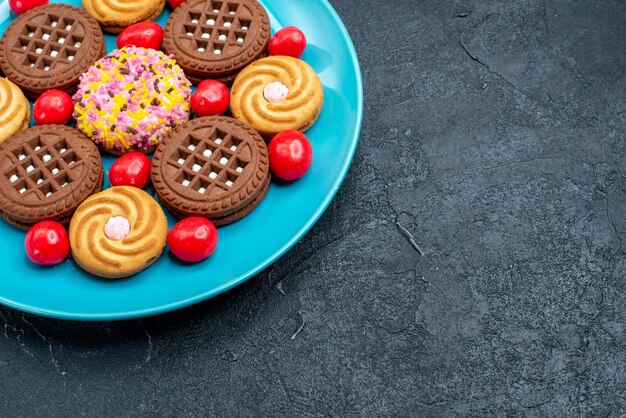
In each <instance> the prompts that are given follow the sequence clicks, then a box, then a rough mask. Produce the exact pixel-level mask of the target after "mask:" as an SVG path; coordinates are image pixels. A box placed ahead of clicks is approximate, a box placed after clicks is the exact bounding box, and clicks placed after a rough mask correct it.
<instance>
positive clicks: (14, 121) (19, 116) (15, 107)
mask: <svg viewBox="0 0 626 418" xmlns="http://www.w3.org/2000/svg"><path fill="white" fill-rule="evenodd" d="M29 123H30V104H29V103H28V100H26V97H24V93H22V91H21V90H20V89H19V87H17V86H16V85H15V84H13V83H11V81H9V80H8V79H6V78H0V143H2V142H4V141H5V140H6V139H7V138H9V137H10V136H11V135H13V134H15V133H17V132H19V131H23V130H24V129H27V128H28V124H29Z"/></svg>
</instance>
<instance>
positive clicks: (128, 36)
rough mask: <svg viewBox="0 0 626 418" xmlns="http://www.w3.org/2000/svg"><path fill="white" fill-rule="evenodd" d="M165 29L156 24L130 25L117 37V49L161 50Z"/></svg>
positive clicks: (141, 23) (140, 23)
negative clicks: (130, 47)
mask: <svg viewBox="0 0 626 418" xmlns="http://www.w3.org/2000/svg"><path fill="white" fill-rule="evenodd" d="M162 44H163V28H162V27H161V25H159V24H158V23H156V22H139V23H135V24H134V25H130V26H129V27H127V28H126V29H124V30H123V31H122V33H120V34H119V35H118V37H117V47H118V48H123V47H125V46H131V45H132V46H138V47H141V48H152V49H161V45H162Z"/></svg>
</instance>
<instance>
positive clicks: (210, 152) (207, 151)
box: [202, 149, 213, 158]
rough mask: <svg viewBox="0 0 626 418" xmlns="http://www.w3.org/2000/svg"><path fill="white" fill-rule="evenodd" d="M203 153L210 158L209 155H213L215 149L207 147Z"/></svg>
mask: <svg viewBox="0 0 626 418" xmlns="http://www.w3.org/2000/svg"><path fill="white" fill-rule="evenodd" d="M202 155H204V156H205V157H207V158H209V157H211V155H213V151H211V150H210V149H205V150H204V152H203V153H202Z"/></svg>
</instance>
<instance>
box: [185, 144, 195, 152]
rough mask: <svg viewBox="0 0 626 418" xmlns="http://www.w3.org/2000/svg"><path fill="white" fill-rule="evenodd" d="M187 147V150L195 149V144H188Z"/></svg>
mask: <svg viewBox="0 0 626 418" xmlns="http://www.w3.org/2000/svg"><path fill="white" fill-rule="evenodd" d="M187 148H188V149H189V150H191V151H195V150H196V146H195V145H194V144H189V146H188V147H187Z"/></svg>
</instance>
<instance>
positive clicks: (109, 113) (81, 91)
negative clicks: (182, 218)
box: [74, 46, 191, 155]
mask: <svg viewBox="0 0 626 418" xmlns="http://www.w3.org/2000/svg"><path fill="white" fill-rule="evenodd" d="M190 98H191V83H189V81H188V80H187V78H186V77H185V74H184V73H183V71H182V70H181V69H180V67H179V66H178V65H176V61H174V60H173V59H172V58H171V57H168V56H166V55H165V54H163V53H162V52H161V51H155V50H154V49H145V48H138V47H134V46H129V47H125V48H122V49H118V50H115V51H113V52H111V53H110V54H109V55H107V56H106V57H104V58H102V59H101V60H99V61H98V62H96V64H95V65H94V66H92V67H91V68H89V70H88V71H87V72H86V73H85V74H84V75H83V76H82V77H81V82H80V85H79V86H78V91H77V92H76V94H75V95H74V103H75V106H74V118H75V119H76V127H77V128H78V129H80V130H81V131H83V132H84V133H85V134H86V135H87V136H88V137H89V138H91V139H92V140H93V141H94V142H95V143H96V144H97V145H98V146H99V147H100V149H102V150H104V151H107V152H110V153H113V154H118V155H119V154H123V153H126V152H130V151H140V152H143V153H151V152H153V151H154V149H155V148H156V146H157V145H158V144H159V141H160V140H161V138H163V137H164V136H165V135H166V134H167V133H168V132H169V131H170V130H171V129H172V128H174V127H176V126H178V125H179V124H180V123H182V122H184V121H186V120H188V119H189V113H190V105H189V100H190Z"/></svg>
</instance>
